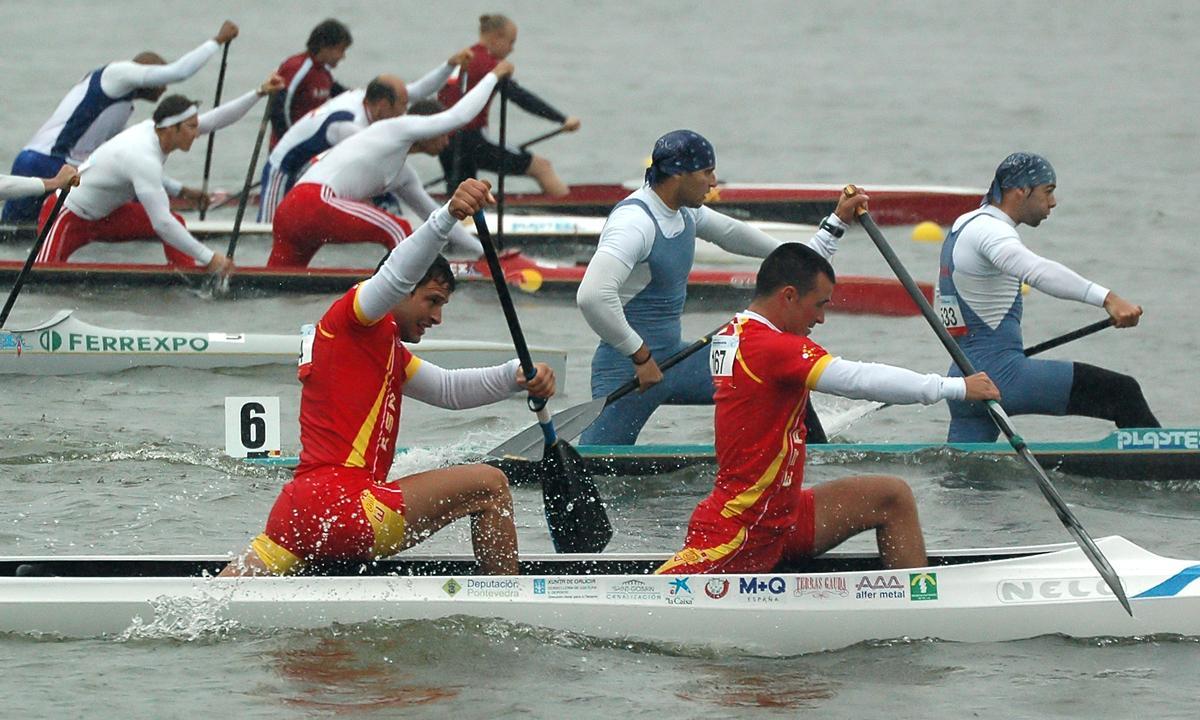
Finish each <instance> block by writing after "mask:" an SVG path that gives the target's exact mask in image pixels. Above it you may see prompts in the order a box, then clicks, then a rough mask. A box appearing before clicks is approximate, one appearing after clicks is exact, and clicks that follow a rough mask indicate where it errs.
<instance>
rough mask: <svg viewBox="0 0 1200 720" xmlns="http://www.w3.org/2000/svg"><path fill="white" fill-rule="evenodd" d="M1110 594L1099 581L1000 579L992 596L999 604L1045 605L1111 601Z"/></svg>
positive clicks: (1092, 578)
mask: <svg viewBox="0 0 1200 720" xmlns="http://www.w3.org/2000/svg"><path fill="white" fill-rule="evenodd" d="M1112 596H1113V591H1112V590H1111V589H1110V588H1109V587H1108V583H1106V582H1104V580H1103V578H1099V577H1087V578H1053V579H1048V580H1047V579H1044V580H1029V579H1024V578H1022V579H1018V580H1001V581H1000V582H998V583H996V597H997V599H999V600H1000V602H1002V603H1046V602H1060V601H1063V600H1086V599H1090V598H1096V599H1098V598H1111V597H1112Z"/></svg>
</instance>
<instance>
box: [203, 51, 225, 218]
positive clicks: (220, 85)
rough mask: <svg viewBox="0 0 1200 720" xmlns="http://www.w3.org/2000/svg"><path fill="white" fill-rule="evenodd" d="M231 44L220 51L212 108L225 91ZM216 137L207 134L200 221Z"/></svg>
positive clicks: (219, 100) (213, 134) (216, 104)
mask: <svg viewBox="0 0 1200 720" xmlns="http://www.w3.org/2000/svg"><path fill="white" fill-rule="evenodd" d="M232 43H233V41H232V40H230V41H229V42H227V43H225V49H224V50H222V51H221V70H220V71H219V72H218V73H217V96H216V98H215V99H214V100H213V107H214V108H215V107H219V106H220V104H221V91H222V90H224V89H225V66H226V64H227V63H228V62H229V46H230V45H231V44H232ZM216 137H217V131H216V130H213V131H212V132H210V133H209V134H208V148H207V149H206V150H205V151H204V181H203V182H202V183H201V185H200V198H201V199H200V219H201V220H203V219H204V216H205V214H206V213H207V212H208V205H207V204H206V203H205V200H207V199H208V176H209V173H210V172H211V171H212V157H213V140H214V139H215V138H216Z"/></svg>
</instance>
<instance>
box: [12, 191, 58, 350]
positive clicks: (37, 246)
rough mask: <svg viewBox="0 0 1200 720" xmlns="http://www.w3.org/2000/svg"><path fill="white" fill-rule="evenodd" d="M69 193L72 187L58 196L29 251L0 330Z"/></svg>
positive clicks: (14, 284)
mask: <svg viewBox="0 0 1200 720" xmlns="http://www.w3.org/2000/svg"><path fill="white" fill-rule="evenodd" d="M69 192H71V186H70V185H67V186H66V187H64V188H63V189H62V192H60V193H59V194H58V199H57V200H55V201H54V207H53V208H51V209H50V215H49V217H47V218H46V224H45V225H43V226H42V231H41V232H39V233H38V237H37V242H35V243H34V244H33V248H32V249H31V250H30V251H29V257H27V258H25V265H24V267H22V268H21V272H20V273H19V274H18V275H17V281H16V282H14V283H13V289H12V292H10V293H9V294H8V300H6V301H5V302H4V310H0V328H2V327H4V323H6V322H8V314H9V313H10V312H12V308H13V304H14V303H16V302H17V295H19V294H20V292H21V287H22V286H23V285H24V284H25V278H27V277H29V271H30V270H31V269H32V268H33V261H34V260H35V259H36V258H37V254H38V253H39V252H41V250H42V245H44V244H46V238H47V237H49V236H50V228H52V227H54V221H55V220H57V219H58V214H59V213H60V212H62V209H63V203H65V202H66V201H67V193H69Z"/></svg>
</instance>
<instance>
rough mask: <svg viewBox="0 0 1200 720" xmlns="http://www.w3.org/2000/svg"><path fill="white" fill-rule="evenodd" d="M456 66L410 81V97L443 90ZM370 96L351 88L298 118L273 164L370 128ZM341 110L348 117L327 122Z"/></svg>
mask: <svg viewBox="0 0 1200 720" xmlns="http://www.w3.org/2000/svg"><path fill="white" fill-rule="evenodd" d="M453 69H454V66H453V65H450V64H447V63H442V64H441V65H439V66H437V67H435V68H434V69H432V70H430V71H429V72H427V73H425V75H424V76H422V77H421V78H420V79H418V80H415V81H413V82H410V83H408V84H406V85H405V89H407V90H408V97H409V100H410V101H414V100H420V99H422V98H425V97H428V96H430V95H432V94H433V93H435V92H437V91H438V90H440V89H441V87H442V86H443V85H445V84H446V81H447V80H448V79H450V73H451V71H452V70H453ZM366 96H367V91H366V88H356V89H354V90H347V91H346V92H344V93H342V94H341V95H338V96H337V97H335V98H331V99H330V100H328V101H327V102H325V103H324V104H323V105H321V107H319V108H317V109H316V110H313V111H312V112H310V113H308V114H307V115H305V116H304V117H302V118H300V119H299V120H297V121H296V122H295V123H293V124H292V126H291V127H289V128H288V131H287V132H286V133H284V134H283V137H281V138H280V139H279V142H278V143H276V144H275V148H274V149H273V150H271V155H270V162H271V166H272V167H275V168H279V167H283V166H284V160H285V158H287V156H288V153H291V152H292V151H293V150H295V149H296V148H297V147H299V146H301V145H315V146H316V147H317V148H319V149H320V150H321V151H324V150H325V149H326V148H330V147H333V146H334V145H337V144H338V143H340V142H342V141H343V140H345V139H346V138H348V137H350V136H351V135H354V134H355V133H357V132H359V131H360V130H362V129H364V128H366V127H367V126H368V125H370V124H371V122H372V120H373V118H370V117H367V109H366V107H364V106H363V102H364V101H365V99H366ZM339 112H340V113H342V116H344V117H345V119H342V120H334V121H333V122H329V123H328V124H326V120H327V119H328V118H329V116H330V115H333V114H334V113H339ZM347 114H348V115H347ZM322 126H324V130H322ZM320 133H323V134H324V137H317V136H318V134H320ZM311 153H312V151H311V150H310V151H309V153H308V154H309V157H305V158H303V161H307V160H309V159H310V157H311ZM431 210H432V208H431V209H430V210H426V211H423V212H422V213H421V214H422V215H427V214H428V213H429V212H430V211H431Z"/></svg>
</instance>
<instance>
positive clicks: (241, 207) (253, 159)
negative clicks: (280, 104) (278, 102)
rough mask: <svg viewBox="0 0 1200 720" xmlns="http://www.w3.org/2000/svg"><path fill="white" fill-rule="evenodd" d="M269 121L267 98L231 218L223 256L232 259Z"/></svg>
mask: <svg viewBox="0 0 1200 720" xmlns="http://www.w3.org/2000/svg"><path fill="white" fill-rule="evenodd" d="M270 122H271V99H270V98H267V107H266V108H265V109H264V110H263V116H262V121H261V122H260V123H259V124H258V137H256V138H255V139H254V152H252V153H251V154H250V167H249V168H247V169H246V182H245V183H243V184H242V196H241V198H239V199H238V208H237V215H235V216H234V218H233V233H232V234H231V235H230V236H229V249H228V250H226V251H225V257H227V258H229V259H230V260H232V259H233V253H234V251H235V250H237V241H238V236H239V235H241V233H242V218H243V217H245V216H246V205H248V204H249V203H250V184H251V183H253V182H254V171H255V170H257V169H258V155H259V153H261V152H262V144H263V138H264V137H265V136H266V134H267V125H269V124H270Z"/></svg>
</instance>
